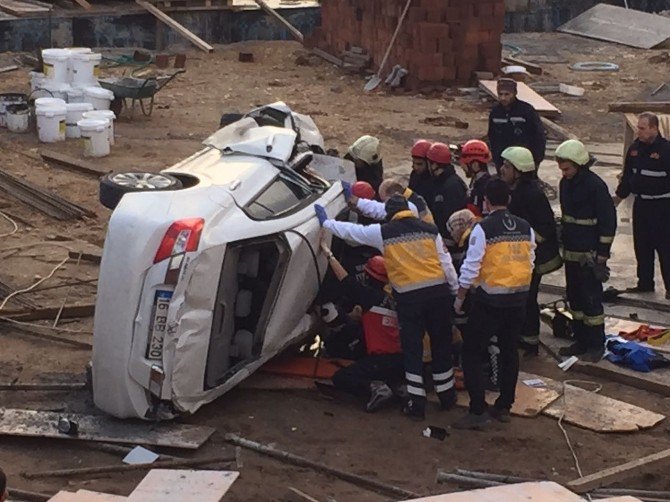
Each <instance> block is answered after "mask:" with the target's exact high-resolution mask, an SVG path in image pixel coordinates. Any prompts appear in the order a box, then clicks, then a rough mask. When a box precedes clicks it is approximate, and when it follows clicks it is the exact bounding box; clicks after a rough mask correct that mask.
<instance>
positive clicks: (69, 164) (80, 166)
mask: <svg viewBox="0 0 670 502" xmlns="http://www.w3.org/2000/svg"><path fill="white" fill-rule="evenodd" d="M82 1H83V0H82ZM40 156H41V157H42V158H43V159H44V160H46V161H47V162H50V163H53V164H55V165H58V166H61V167H63V168H65V169H69V170H71V171H75V172H79V173H82V174H87V175H89V176H91V177H94V178H96V179H97V178H100V176H104V175H105V174H107V173H109V172H111V169H99V168H97V167H96V166H95V164H93V163H92V162H87V161H85V160H81V159H77V158H75V157H71V156H69V155H65V154H64V153H60V152H54V151H53V150H40Z"/></svg>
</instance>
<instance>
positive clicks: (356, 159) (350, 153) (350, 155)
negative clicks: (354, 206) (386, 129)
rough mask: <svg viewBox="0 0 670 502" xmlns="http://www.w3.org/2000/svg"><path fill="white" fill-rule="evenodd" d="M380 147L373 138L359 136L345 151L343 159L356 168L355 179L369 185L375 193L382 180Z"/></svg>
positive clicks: (377, 141)
mask: <svg viewBox="0 0 670 502" xmlns="http://www.w3.org/2000/svg"><path fill="white" fill-rule="evenodd" d="M380 147H381V145H380V141H379V139H377V138H375V137H374V136H368V135H365V136H361V137H360V138H358V139H357V140H356V141H354V142H353V143H352V145H351V146H350V147H349V149H348V150H347V153H346V155H345V156H344V158H345V159H347V160H351V161H352V162H353V163H354V166H355V167H356V179H357V180H358V181H366V182H368V183H370V185H371V186H372V188H374V190H375V192H376V193H379V185H380V184H381V182H382V180H383V179H384V165H383V163H382V155H381V148H380Z"/></svg>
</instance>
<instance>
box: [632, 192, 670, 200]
mask: <svg viewBox="0 0 670 502" xmlns="http://www.w3.org/2000/svg"><path fill="white" fill-rule="evenodd" d="M638 197H640V198H641V199H645V200H655V199H670V192H668V193H663V194H660V195H643V194H640V195H639V196H638Z"/></svg>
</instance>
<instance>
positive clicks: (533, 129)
mask: <svg viewBox="0 0 670 502" xmlns="http://www.w3.org/2000/svg"><path fill="white" fill-rule="evenodd" d="M497 90H498V104H497V105H495V106H494V107H493V109H492V110H491V113H490V115H489V132H488V138H489V145H491V153H492V154H493V161H494V162H495V165H496V169H497V170H498V171H500V168H501V167H502V163H503V158H502V152H503V150H504V149H505V148H507V147H509V146H523V147H525V148H528V149H529V150H530V151H531V153H532V154H533V159H534V160H535V166H536V169H537V167H538V166H539V165H540V162H542V161H543V160H544V151H545V148H546V145H547V138H546V136H545V134H544V126H543V125H542V121H541V120H540V116H539V115H538V113H537V112H536V111H535V108H533V106H532V105H531V104H529V103H526V102H525V101H521V100H520V99H518V98H517V84H516V82H515V81H514V80H512V79H509V78H501V79H500V80H498V87H497Z"/></svg>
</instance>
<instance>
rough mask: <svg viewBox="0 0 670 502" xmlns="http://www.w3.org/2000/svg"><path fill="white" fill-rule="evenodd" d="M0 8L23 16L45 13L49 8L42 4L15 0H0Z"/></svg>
mask: <svg viewBox="0 0 670 502" xmlns="http://www.w3.org/2000/svg"><path fill="white" fill-rule="evenodd" d="M0 10H1V11H3V12H6V13H7V14H11V15H12V16H17V17H23V16H34V15H40V14H46V13H48V12H49V11H50V10H51V9H49V8H47V7H43V6H42V5H36V4H32V3H27V2H19V1H17V0H0Z"/></svg>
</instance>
